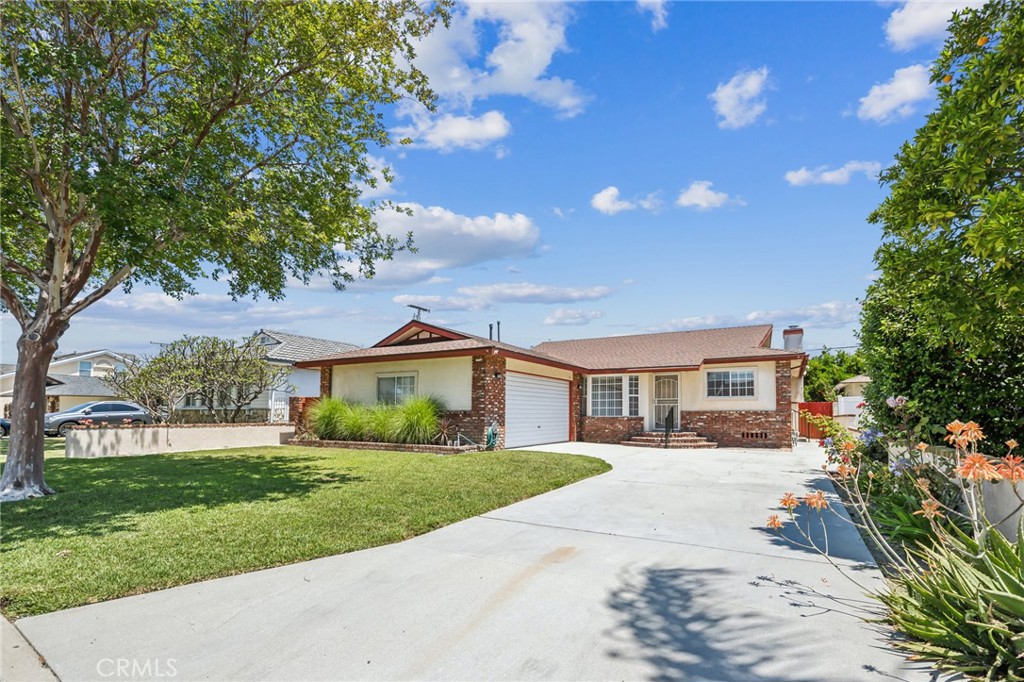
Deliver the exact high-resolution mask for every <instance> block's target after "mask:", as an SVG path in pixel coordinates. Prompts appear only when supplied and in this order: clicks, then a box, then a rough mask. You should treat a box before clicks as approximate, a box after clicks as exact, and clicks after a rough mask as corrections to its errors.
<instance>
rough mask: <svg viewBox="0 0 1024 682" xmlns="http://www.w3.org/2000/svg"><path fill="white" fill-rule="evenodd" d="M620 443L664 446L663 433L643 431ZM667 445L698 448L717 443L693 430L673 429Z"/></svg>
mask: <svg viewBox="0 0 1024 682" xmlns="http://www.w3.org/2000/svg"><path fill="white" fill-rule="evenodd" d="M621 444H622V445H632V446H634V447H640V448H664V447H666V443H665V434H664V433H663V432H662V433H658V432H657V431H645V432H643V433H638V434H637V435H635V436H632V437H630V438H628V439H626V440H623V441H621ZM667 447H668V448H669V449H678V450H685V449H690V450H692V449H698V448H717V447H718V443H715V442H713V441H709V440H708V439H707V438H706V437H705V436H699V435H697V433H696V432H695V431H674V432H672V433H670V434H669V436H668V443H667Z"/></svg>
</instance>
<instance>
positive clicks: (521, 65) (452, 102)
mask: <svg viewBox="0 0 1024 682" xmlns="http://www.w3.org/2000/svg"><path fill="white" fill-rule="evenodd" d="M572 18H573V16H572V11H571V10H570V8H569V7H568V6H567V5H565V4H563V3H557V2H496V3H467V4H465V5H462V6H460V7H459V8H457V9H456V10H455V11H454V13H453V17H452V21H451V26H450V28H449V29H448V30H437V31H434V32H432V33H431V34H430V35H428V36H427V37H426V38H424V39H423V40H421V41H420V42H419V44H418V45H417V47H416V52H417V57H416V65H417V66H418V67H419V68H420V69H421V70H423V71H424V73H426V74H427V76H428V77H429V79H430V86H431V88H433V90H434V91H435V92H436V93H437V94H438V95H439V96H440V97H441V98H442V100H444V101H445V103H446V104H447V105H449V106H464V107H469V106H471V105H472V104H473V102H474V101H475V100H477V99H484V98H487V97H490V96H492V95H518V96H521V97H526V98H527V99H530V100H532V101H534V102H537V103H539V104H541V105H543V106H546V107H550V108H552V109H554V110H555V111H556V112H557V113H558V115H559V116H561V117H565V118H569V117H572V116H576V115H578V114H579V113H581V112H582V111H583V109H584V108H585V107H586V104H587V102H588V101H589V99H590V98H589V97H588V96H587V95H586V94H584V93H583V92H582V91H581V90H580V88H579V87H578V86H577V85H576V83H574V82H573V81H572V80H568V79H563V78H560V77H558V76H554V75H550V74H549V73H548V71H549V68H550V66H551V61H552V59H553V58H554V55H555V54H556V53H559V52H566V51H568V50H569V45H568V43H567V42H566V40H565V30H566V27H567V26H568V24H569V22H570V21H571V20H572ZM491 30H496V31H497V36H498V39H497V44H496V45H494V47H493V48H492V49H491V50H490V52H488V53H486V54H481V46H480V43H481V37H482V36H483V35H486V34H487V33H489V32H490V31H491Z"/></svg>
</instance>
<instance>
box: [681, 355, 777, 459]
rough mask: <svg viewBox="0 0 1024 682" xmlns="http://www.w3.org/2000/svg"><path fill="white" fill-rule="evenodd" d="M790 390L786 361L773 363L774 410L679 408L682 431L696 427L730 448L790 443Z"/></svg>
mask: <svg viewBox="0 0 1024 682" xmlns="http://www.w3.org/2000/svg"><path fill="white" fill-rule="evenodd" d="M792 390H793V383H792V378H791V375H790V366H789V362H788V361H781V360H780V361H777V362H776V363H775V409H774V410H708V411H694V410H681V411H680V412H679V423H680V425H681V429H682V430H683V431H696V432H697V433H699V434H700V435H702V436H706V437H708V438H710V439H711V440H713V441H715V442H716V443H718V444H719V445H722V446H724V447H730V448H784V449H787V450H788V449H792V447H793V413H792V405H791V404H790V400H791V395H792Z"/></svg>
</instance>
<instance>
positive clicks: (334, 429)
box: [309, 398, 348, 440]
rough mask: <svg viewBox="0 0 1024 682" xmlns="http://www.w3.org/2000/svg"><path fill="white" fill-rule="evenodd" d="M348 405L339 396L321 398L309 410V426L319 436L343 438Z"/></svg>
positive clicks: (326, 438)
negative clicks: (343, 421) (343, 420)
mask: <svg viewBox="0 0 1024 682" xmlns="http://www.w3.org/2000/svg"><path fill="white" fill-rule="evenodd" d="M347 409H348V405H347V404H346V403H345V402H344V401H343V400H338V399H337V398H321V399H320V400H319V401H317V403H316V405H314V406H313V407H312V408H310V410H309V426H310V428H311V429H312V430H313V433H315V434H316V436H317V438H321V439H323V440H341V434H342V419H343V415H344V413H345V412H346V411H347Z"/></svg>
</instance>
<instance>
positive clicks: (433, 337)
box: [372, 320, 475, 348]
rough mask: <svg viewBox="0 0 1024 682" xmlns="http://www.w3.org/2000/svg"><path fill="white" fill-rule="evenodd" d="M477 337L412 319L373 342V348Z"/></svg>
mask: <svg viewBox="0 0 1024 682" xmlns="http://www.w3.org/2000/svg"><path fill="white" fill-rule="evenodd" d="M468 338H475V337H471V336H470V335H469V334H463V333H462V332H457V331H454V330H452V329H445V328H444V327H438V326H437V325H436V324H430V323H429V322H424V321H422V320H410V321H409V322H406V323H405V324H404V325H402V326H401V327H399V328H398V329H396V330H395V331H393V332H391V333H390V334H388V335H387V336H385V337H384V338H383V339H381V340H380V341H378V342H377V343H375V344H373V346H372V348H383V347H384V346H401V345H412V344H418V343H436V342H439V341H459V340H462V339H468Z"/></svg>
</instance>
